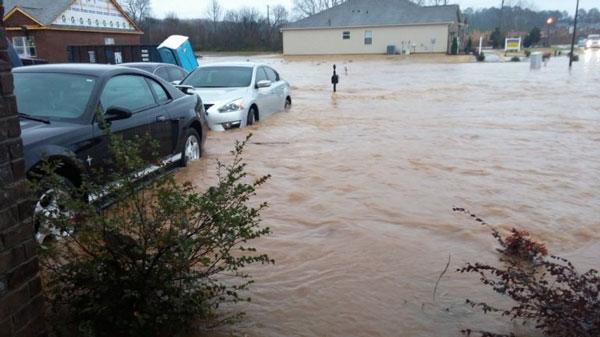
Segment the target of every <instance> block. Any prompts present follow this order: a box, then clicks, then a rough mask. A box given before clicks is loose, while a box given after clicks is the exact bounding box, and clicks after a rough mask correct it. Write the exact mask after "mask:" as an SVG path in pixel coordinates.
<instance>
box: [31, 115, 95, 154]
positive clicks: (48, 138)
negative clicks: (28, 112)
mask: <svg viewBox="0 0 600 337" xmlns="http://www.w3.org/2000/svg"><path fill="white" fill-rule="evenodd" d="M82 127H83V126H82V125H81V124H74V123H65V122H55V121H52V122H50V124H46V123H43V122H37V121H32V120H27V119H24V118H22V119H21V138H22V139H23V146H25V147H28V146H31V145H34V144H37V143H40V142H43V143H48V142H52V140H53V139H55V138H57V137H60V136H62V135H65V134H68V133H69V132H72V131H74V130H76V129H80V128H82Z"/></svg>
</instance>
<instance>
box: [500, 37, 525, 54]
mask: <svg viewBox="0 0 600 337" xmlns="http://www.w3.org/2000/svg"><path fill="white" fill-rule="evenodd" d="M522 40H523V39H522V38H520V37H509V38H506V43H505V44H504V45H505V47H504V51H521V43H522Z"/></svg>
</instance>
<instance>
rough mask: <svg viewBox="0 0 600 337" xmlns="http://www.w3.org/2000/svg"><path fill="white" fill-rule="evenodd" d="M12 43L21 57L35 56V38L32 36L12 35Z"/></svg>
mask: <svg viewBox="0 0 600 337" xmlns="http://www.w3.org/2000/svg"><path fill="white" fill-rule="evenodd" d="M13 45H14V47H15V50H16V51H17V54H19V56H23V57H36V56H37V51H36V48H35V40H34V39H33V36H27V37H26V36H15V37H13Z"/></svg>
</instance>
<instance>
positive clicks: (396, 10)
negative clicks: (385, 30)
mask: <svg viewBox="0 0 600 337" xmlns="http://www.w3.org/2000/svg"><path fill="white" fill-rule="evenodd" d="M459 13H460V9H459V7H458V5H447V6H419V5H417V4H415V3H413V2H411V1H408V0H348V1H346V2H344V3H342V4H341V5H338V6H335V7H332V8H330V9H328V10H325V11H323V12H320V13H317V14H315V15H312V16H309V17H307V18H305V19H302V20H299V21H296V22H293V23H291V24H289V25H288V26H286V27H285V28H284V29H303V28H342V27H368V26H390V25H411V24H433V23H454V22H458V20H459Z"/></svg>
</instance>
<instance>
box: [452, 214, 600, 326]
mask: <svg viewBox="0 0 600 337" xmlns="http://www.w3.org/2000/svg"><path fill="white" fill-rule="evenodd" d="M454 210H455V211H457V212H462V213H465V214H467V215H469V216H471V217H473V218H474V219H475V220H476V221H477V222H479V223H481V224H483V225H486V226H489V225H488V224H487V223H485V221H483V220H481V219H480V218H478V217H477V216H475V215H474V214H472V213H470V212H468V211H466V210H464V209H460V208H458V209H454ZM492 233H493V235H494V237H496V239H497V240H498V242H499V243H500V246H501V248H500V249H498V251H499V252H500V253H501V254H502V257H501V259H500V260H501V262H502V264H503V265H502V266H501V267H496V266H490V265H486V264H482V263H474V264H472V263H468V264H467V265H466V266H465V267H464V268H461V269H459V270H458V272H460V273H477V274H479V276H480V280H481V282H482V283H483V284H485V285H487V286H490V287H491V288H492V289H493V290H494V291H495V292H496V293H498V294H502V295H505V296H509V297H510V298H511V299H512V300H513V301H514V302H515V305H514V306H513V307H512V308H509V309H499V308H495V307H493V306H491V305H488V304H486V303H484V302H474V301H471V300H467V303H468V304H469V305H471V306H472V307H474V308H479V309H481V310H482V311H483V312H484V313H486V314H488V313H496V314H500V315H501V316H503V317H508V318H510V320H511V321H516V322H520V323H522V324H526V325H530V326H532V327H534V328H535V329H537V330H539V331H541V332H543V333H544V334H545V335H546V336H550V337H597V336H600V274H599V273H598V271H596V270H593V269H592V270H589V271H587V272H585V273H583V274H582V273H579V272H578V271H577V270H576V268H575V266H574V265H573V264H572V263H571V262H569V261H568V260H566V259H563V258H560V257H557V256H550V257H549V258H548V257H547V254H548V251H547V249H546V247H545V246H544V245H542V244H540V243H537V242H535V241H533V240H532V239H531V238H530V237H529V233H527V232H525V231H518V230H516V229H513V230H512V232H511V235H510V236H508V237H506V238H502V236H501V235H500V233H499V232H498V231H497V230H495V229H493V230H492ZM462 333H463V334H464V335H467V336H471V335H473V334H475V335H479V336H483V337H514V336H515V335H514V334H510V335H502V334H496V333H493V332H488V331H474V330H470V329H467V330H463V331H462Z"/></svg>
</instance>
